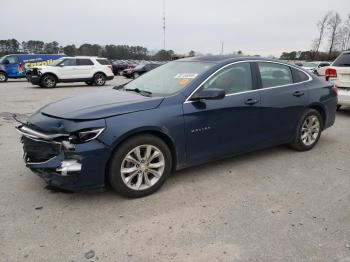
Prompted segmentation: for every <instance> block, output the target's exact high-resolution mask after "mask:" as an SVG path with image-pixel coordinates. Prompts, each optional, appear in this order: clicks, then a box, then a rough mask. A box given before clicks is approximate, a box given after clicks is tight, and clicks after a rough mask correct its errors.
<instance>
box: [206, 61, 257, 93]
mask: <svg viewBox="0 0 350 262" xmlns="http://www.w3.org/2000/svg"><path fill="white" fill-rule="evenodd" d="M252 82H253V81H252V72H251V68H250V63H249V62H242V63H237V64H233V65H231V66H229V67H227V68H225V69H223V70H221V71H219V72H218V73H216V74H215V75H214V76H213V77H211V78H210V79H209V80H208V81H207V82H206V83H205V84H204V85H203V88H204V89H205V88H219V89H223V90H225V92H226V94H234V93H239V92H244V91H249V90H252V89H253V83H252Z"/></svg>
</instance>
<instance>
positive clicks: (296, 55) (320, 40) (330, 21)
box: [280, 11, 350, 61]
mask: <svg viewBox="0 0 350 262" xmlns="http://www.w3.org/2000/svg"><path fill="white" fill-rule="evenodd" d="M317 30H318V31H317V32H318V34H317V38H315V39H314V40H313V41H312V45H311V49H310V50H309V51H293V52H283V53H282V55H281V57H280V59H284V60H319V61H333V60H334V59H335V58H337V56H338V55H339V54H340V53H341V52H342V51H345V50H350V14H349V15H348V16H347V18H346V20H345V21H343V20H342V19H341V17H340V15H339V13H338V12H333V11H328V12H327V13H326V14H325V15H324V16H323V17H322V18H321V20H319V21H318V23H317ZM321 49H322V50H321Z"/></svg>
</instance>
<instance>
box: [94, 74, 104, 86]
mask: <svg viewBox="0 0 350 262" xmlns="http://www.w3.org/2000/svg"><path fill="white" fill-rule="evenodd" d="M105 83H106V76H105V75H104V74H102V73H97V74H95V76H94V84H95V85H97V86H103V85H104V84H105Z"/></svg>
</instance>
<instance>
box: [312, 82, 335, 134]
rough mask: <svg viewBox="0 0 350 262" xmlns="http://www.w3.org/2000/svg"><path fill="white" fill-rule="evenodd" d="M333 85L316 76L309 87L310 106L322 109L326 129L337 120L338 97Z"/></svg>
mask: <svg viewBox="0 0 350 262" xmlns="http://www.w3.org/2000/svg"><path fill="white" fill-rule="evenodd" d="M332 87H333V84H331V83H329V82H326V81H324V80H322V79H320V78H317V77H316V78H314V80H313V81H312V85H310V86H309V88H308V89H309V106H310V107H315V108H320V109H322V113H323V117H324V128H325V129H326V128H328V127H330V126H332V125H333V124H334V122H335V115H336V110H337V102H338V99H337V95H336V94H335V93H334V92H333V91H332Z"/></svg>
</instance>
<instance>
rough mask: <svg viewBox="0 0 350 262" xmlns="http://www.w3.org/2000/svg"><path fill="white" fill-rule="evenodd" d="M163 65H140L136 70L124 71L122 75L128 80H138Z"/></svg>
mask: <svg viewBox="0 0 350 262" xmlns="http://www.w3.org/2000/svg"><path fill="white" fill-rule="evenodd" d="M160 65H162V64H161V63H146V64H140V65H138V66H136V67H135V68H128V69H125V70H123V72H122V75H123V76H125V77H126V78H133V79H135V78H138V77H139V76H140V75H143V74H144V73H147V72H149V71H151V70H153V69H154V68H156V67H158V66H160Z"/></svg>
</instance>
